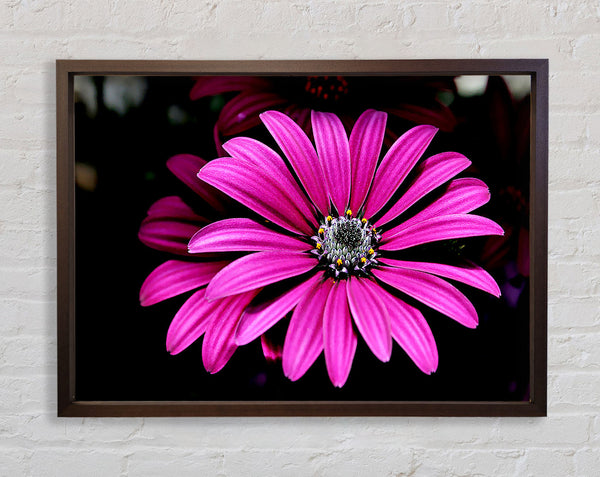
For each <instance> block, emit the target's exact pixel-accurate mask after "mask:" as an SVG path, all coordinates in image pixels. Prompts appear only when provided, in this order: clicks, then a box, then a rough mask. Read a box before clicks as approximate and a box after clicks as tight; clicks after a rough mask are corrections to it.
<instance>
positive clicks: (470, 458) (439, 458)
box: [401, 449, 526, 477]
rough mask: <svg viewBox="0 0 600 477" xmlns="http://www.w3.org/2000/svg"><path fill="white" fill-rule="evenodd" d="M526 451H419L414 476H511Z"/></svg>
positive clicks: (515, 473) (515, 471)
mask: <svg viewBox="0 0 600 477" xmlns="http://www.w3.org/2000/svg"><path fill="white" fill-rule="evenodd" d="M525 452H526V450H524V449H519V450H494V449H486V450H462V449H461V450H456V449H452V450H445V449H419V450H417V451H416V458H415V461H416V462H417V466H416V469H415V473H414V474H408V473H406V474H401V475H415V476H423V477H425V476H440V477H442V476H447V475H465V476H466V475H493V476H495V477H501V476H505V477H512V476H514V475H518V474H517V469H518V467H519V465H520V462H521V461H522V460H523V456H524V455H525Z"/></svg>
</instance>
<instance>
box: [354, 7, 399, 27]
mask: <svg viewBox="0 0 600 477" xmlns="http://www.w3.org/2000/svg"><path fill="white" fill-rule="evenodd" d="M356 19H357V23H358V25H359V27H360V28H361V30H363V31H369V32H377V33H382V32H394V31H397V30H398V29H400V28H402V26H403V22H404V12H403V10H402V9H401V8H400V6H399V5H395V4H391V5H390V4H382V3H374V4H366V5H361V6H360V7H359V8H358V10H357V16H356Z"/></svg>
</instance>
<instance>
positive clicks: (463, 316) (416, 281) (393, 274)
mask: <svg viewBox="0 0 600 477" xmlns="http://www.w3.org/2000/svg"><path fill="white" fill-rule="evenodd" d="M373 275H375V276H376V277H377V278H379V279H380V280H381V281H382V282H385V283H387V284H388V285H391V286H393V287H394V288H397V289H398V290H400V291H401V292H403V293H406V294H407V295H409V296H411V297H413V298H415V299H416V300H419V301H421V302H423V303H425V304H426V305H427V306H430V307H431V308H433V309H434V310H437V311H439V312H440V313H443V314H444V315H446V316H449V317H450V318H452V319H453V320H456V321H457V322H459V323H460V324H461V325H464V326H466V327H467V328H475V327H476V326H477V323H478V318H477V312H476V311H475V308H474V307H473V305H472V303H471V302H470V301H469V300H468V299H467V297H466V296H464V295H463V294H462V293H461V292H459V291H458V290H457V289H456V288H455V287H453V286H452V285H450V284H449V283H448V282H446V281H445V280H442V279H441V278H438V277H436V276H434V275H430V274H429V273H424V272H418V271H416V270H406V269H403V268H381V269H373Z"/></svg>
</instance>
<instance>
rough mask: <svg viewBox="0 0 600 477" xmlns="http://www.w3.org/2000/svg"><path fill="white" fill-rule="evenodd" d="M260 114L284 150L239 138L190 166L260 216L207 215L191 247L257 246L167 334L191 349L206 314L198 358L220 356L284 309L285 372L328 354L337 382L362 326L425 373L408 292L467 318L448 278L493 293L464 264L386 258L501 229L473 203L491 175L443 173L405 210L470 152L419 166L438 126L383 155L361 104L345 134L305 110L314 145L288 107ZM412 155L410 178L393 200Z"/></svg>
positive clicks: (470, 314) (381, 354) (380, 350)
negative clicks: (436, 193) (437, 192)
mask: <svg viewBox="0 0 600 477" xmlns="http://www.w3.org/2000/svg"><path fill="white" fill-rule="evenodd" d="M260 119H261V120H262V122H263V123H264V124H265V126H266V127H267V129H268V130H269V132H270V133H271V135H272V136H273V138H274V139H275V141H276V142H277V144H278V145H279V147H280V148H281V150H282V151H283V154H284V156H285V159H284V158H283V157H282V156H280V155H279V154H278V153H277V152H275V151H274V150H272V149H270V148H269V147H268V146H266V145H265V144H263V143H261V142H258V141H256V140H254V139H250V138H246V137H238V138H234V139H231V140H230V141H228V142H227V143H225V144H224V145H223V148H224V149H225V150H226V151H227V153H228V154H229V156H230V157H223V158H219V159H215V160H213V161H211V162H209V163H208V164H206V165H204V166H203V167H202V169H201V170H200V172H199V173H198V177H199V178H200V179H201V181H202V182H201V184H202V185H203V186H204V184H210V185H211V186H213V187H214V188H216V189H218V190H220V191H221V192H222V193H224V194H226V195H228V196H230V197H231V198H233V199H235V200H236V201H238V202H240V203H241V204H243V205H244V206H246V207H247V208H248V209H250V210H251V211H253V212H254V213H255V214H257V215H255V218H229V219H225V220H221V221H218V222H214V223H211V224H208V225H206V226H205V227H203V228H202V229H201V230H200V231H198V232H197V233H196V234H195V235H194V236H193V237H192V238H191V240H190V241H189V245H188V250H189V252H190V253H193V254H204V253H221V252H237V253H239V252H253V253H249V254H246V255H244V256H242V257H241V258H237V259H235V260H233V261H232V262H231V263H229V264H228V265H226V266H224V267H222V268H220V269H219V270H218V271H217V272H216V273H215V274H214V276H211V277H210V278H209V277H208V276H209V275H211V274H212V271H211V272H210V273H205V274H204V276H206V278H203V279H202V280H198V281H197V282H196V283H197V286H202V285H203V284H204V283H205V282H208V286H207V287H206V288H203V289H201V290H200V291H198V292H196V294H195V295H193V296H192V298H190V299H189V300H188V302H186V304H185V305H184V306H183V307H182V309H181V310H180V312H179V313H178V316H176V317H175V319H174V320H173V322H174V323H176V324H175V325H174V324H172V325H171V329H170V330H169V333H170V335H171V336H170V339H171V342H172V343H183V344H185V345H186V346H187V344H189V343H190V342H191V341H193V340H194V339H196V338H198V336H200V334H202V332H203V331H204V330H206V329H208V328H207V325H206V323H207V322H209V323H211V327H210V335H209V331H207V336H206V337H205V339H204V344H203V358H204V356H205V354H206V355H208V356H211V357H212V360H213V361H218V359H219V356H218V355H219V354H220V353H222V352H223V350H230V349H234V347H235V346H236V345H244V344H247V343H249V342H251V341H253V340H254V339H256V338H258V337H259V336H261V335H262V334H263V333H264V332H265V331H267V330H268V329H270V328H271V327H272V326H273V325H275V324H276V323H277V322H279V321H280V320H282V319H284V318H285V317H286V316H287V315H288V314H289V313H291V319H290V320H289V326H288V329H287V333H286V336H285V342H284V345H283V356H282V361H283V363H282V364H283V371H284V373H285V375H286V376H287V377H288V378H289V379H291V380H297V379H299V378H300V377H302V376H303V375H304V373H305V372H306V371H307V370H308V369H309V367H310V366H311V365H312V364H313V363H314V362H315V360H316V359H317V357H318V356H319V355H320V354H321V352H324V354H325V363H326V366H327V371H328V374H329V377H330V379H331V382H332V383H333V384H334V385H335V386H338V387H341V386H343V385H344V383H345V382H346V380H347V378H348V375H349V373H350V368H351V365H352V361H353V358H354V354H355V351H356V347H357V343H358V340H357V336H358V333H360V334H361V336H362V337H363V339H364V341H365V342H366V344H367V345H368V347H369V348H370V350H371V351H372V352H373V354H374V355H375V356H376V357H377V358H378V359H380V360H381V361H384V362H386V361H388V360H389V359H390V356H391V352H392V340H395V341H396V342H397V343H398V344H399V345H400V346H401V347H402V348H403V349H404V350H405V352H406V353H407V354H408V356H409V357H410V358H411V359H412V360H413V361H414V363H415V364H416V365H417V366H418V367H419V369H421V371H423V372H425V373H431V372H433V371H435V370H436V369H437V365H438V354H437V348H436V344H435V341H434V337H433V334H432V332H431V330H430V328H429V326H428V324H427V322H426V321H425V319H424V317H423V315H422V313H421V312H420V311H419V309H417V308H416V307H415V306H412V305H409V304H408V303H407V302H406V297H409V298H410V299H411V300H414V301H416V302H421V303H422V304H424V305H426V306H428V307H430V308H432V309H434V310H437V311H438V312H440V313H442V314H444V315H446V316H448V317H450V318H452V319H454V320H456V321H457V322H458V323H460V324H462V325H464V326H466V327H469V328H474V327H476V326H477V323H478V317H477V312H476V310H475V308H474V307H473V305H472V303H471V302H470V301H469V299H467V297H466V296H465V295H464V294H463V293H461V292H460V291H459V290H458V289H457V288H455V287H454V286H453V285H451V284H450V283H449V282H448V281H446V280H444V278H446V279H450V280H454V281H458V282H462V283H465V284H467V285H470V286H472V287H475V288H479V289H481V290H484V291H486V292H488V293H490V294H492V295H495V296H499V295H500V291H499V289H498V286H497V284H496V282H495V281H494V279H493V278H492V277H491V276H490V275H489V274H488V273H487V272H486V271H485V270H483V269H482V268H480V267H478V266H477V265H475V264H472V263H465V264H463V265H462V266H452V265H446V264H440V263H432V262H420V261H407V260H399V259H397V258H393V257H397V252H398V251H402V250H407V249H410V248H412V247H416V246H419V245H422V244H427V243H430V242H435V241H440V240H447V239H457V238H465V237H474V236H482V235H502V234H503V231H502V228H501V227H500V226H499V225H497V224H496V223H495V222H493V221H491V220H489V219H487V218H485V217H481V216H477V215H472V214H470V212H471V211H473V210H475V209H476V208H478V207H480V206H482V205H483V204H485V203H486V202H487V201H488V200H489V198H490V194H489V191H488V188H487V186H486V185H485V184H484V183H483V182H481V181H479V180H477V179H473V178H462V179H455V180H453V181H451V182H449V184H448V185H447V186H446V188H445V189H444V191H443V193H442V195H441V196H440V197H438V198H437V199H436V200H434V201H433V202H431V204H430V205H428V206H426V207H424V208H421V209H420V210H419V211H418V212H417V213H414V214H413V215H412V216H411V217H409V218H406V219H405V218H404V217H405V215H406V213H407V212H410V213H412V211H413V208H412V206H413V205H415V204H416V203H417V202H419V201H420V200H421V199H423V198H424V197H425V196H426V195H428V194H429V193H430V192H432V191H433V190H434V189H437V188H438V187H440V186H442V185H443V184H444V183H446V182H448V181H450V179H452V178H453V177H454V176H456V175H457V174H459V173H460V172H461V171H463V170H464V169H466V168H467V167H468V166H469V164H470V161H469V160H468V159H467V158H466V157H464V156H463V155H461V154H458V153H455V152H444V153H441V154H436V155H434V156H432V157H429V158H428V159H426V160H424V161H422V162H421V163H420V164H419V165H418V166H417V163H418V162H419V159H420V158H421V156H422V155H423V153H424V151H425V149H426V148H427V147H428V145H429V143H430V142H431V141H432V139H433V137H434V135H435V134H436V132H437V128H435V127H433V126H417V127H415V128H413V129H410V130H409V131H407V132H406V133H405V134H404V135H403V136H401V137H400V138H399V139H398V140H397V141H396V142H395V143H394V144H393V145H392V146H391V147H390V148H389V150H388V151H387V153H386V154H385V156H384V157H383V159H381V161H379V155H380V152H381V148H382V143H383V138H384V134H385V130H386V120H387V115H386V114H385V113H384V112H379V111H374V110H367V111H365V112H364V113H363V114H362V115H361V116H360V118H359V119H358V120H357V122H356V124H355V126H354V128H353V129H352V132H351V134H350V137H349V138H348V136H347V135H346V132H345V130H344V126H343V125H342V122H341V120H340V119H339V118H338V117H337V116H336V115H334V114H331V113H321V112H314V111H313V112H312V118H311V119H312V120H311V123H312V132H313V135H314V139H315V146H316V150H315V147H314V146H313V144H312V143H311V141H310V139H309V138H308V136H307V135H306V134H305V132H304V131H303V130H302V128H301V127H300V126H299V125H298V124H296V123H295V122H294V121H292V120H291V119H290V118H289V117H288V116H286V115H285V114H283V113H281V112H277V111H268V112H265V113H263V114H261V115H260ZM415 166H416V170H414V174H413V179H412V182H411V183H410V184H408V186H407V187H406V190H405V192H404V193H403V194H402V195H401V196H400V197H399V198H396V197H395V195H396V192H397V191H398V188H399V187H400V186H401V185H402V184H403V182H404V181H405V179H406V178H407V176H408V175H409V173H411V171H413V168H415ZM292 171H293V172H292ZM173 280H178V278H173ZM170 281H171V280H166V281H165V285H166V286H168V283H170ZM199 281H202V284H199V283H198V282H199ZM186 288H187V286H186ZM191 288H192V287H191V286H190V287H189V288H188V289H191ZM261 290H263V293H261V295H260V296H258V297H257V295H258V294H259V292H260V291H261ZM264 295H266V296H267V297H268V299H265V298H261V297H262V296H264ZM194 297H195V298H194ZM207 317H208V318H207ZM168 343H169V339H168ZM223 343H226V345H223ZM174 350H175V351H177V350H179V347H175V348H174ZM229 356H230V355H229ZM227 359H228V358H227ZM208 361H209V364H211V363H212V362H213V361H211V360H208ZM219 363H221V361H219ZM206 364H207V361H205V365H206ZM209 368H210V369H209ZM207 369H209V370H213V371H214V370H216V369H217V367H211V366H207ZM219 369H220V368H219Z"/></svg>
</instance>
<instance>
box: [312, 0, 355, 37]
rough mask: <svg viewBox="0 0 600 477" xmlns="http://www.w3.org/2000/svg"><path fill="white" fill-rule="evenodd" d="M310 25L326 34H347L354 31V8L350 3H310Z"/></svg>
mask: <svg viewBox="0 0 600 477" xmlns="http://www.w3.org/2000/svg"><path fill="white" fill-rule="evenodd" d="M310 15H311V18H312V25H313V26H315V27H317V28H318V29H319V30H323V31H326V32H347V31H352V30H353V29H355V26H356V8H355V7H354V5H353V4H352V3H350V2H319V3H316V2H311V3H310Z"/></svg>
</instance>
